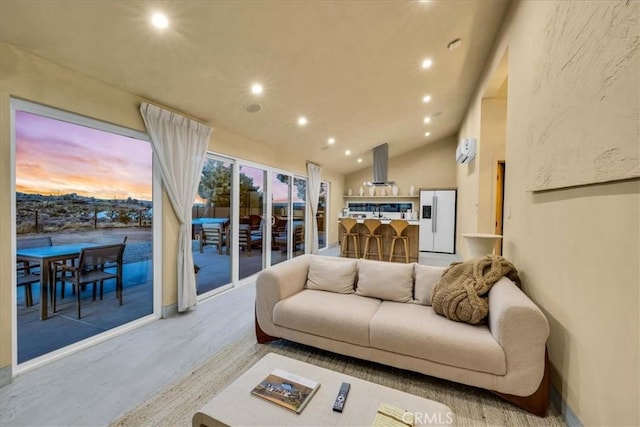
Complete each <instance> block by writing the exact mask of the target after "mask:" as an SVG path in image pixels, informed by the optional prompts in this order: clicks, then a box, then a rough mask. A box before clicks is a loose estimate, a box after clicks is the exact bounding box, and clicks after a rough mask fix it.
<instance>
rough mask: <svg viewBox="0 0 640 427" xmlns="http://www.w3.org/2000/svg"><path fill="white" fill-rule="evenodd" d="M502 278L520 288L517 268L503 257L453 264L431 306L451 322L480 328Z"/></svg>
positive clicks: (438, 285) (476, 259)
mask: <svg viewBox="0 0 640 427" xmlns="http://www.w3.org/2000/svg"><path fill="white" fill-rule="evenodd" d="M502 276H507V277H508V278H509V279H511V280H512V281H513V282H515V283H516V285H518V286H520V278H519V277H518V271H517V270H516V268H515V267H514V266H513V264H511V263H510V262H509V261H507V260H506V259H504V258H503V257H501V256H499V255H486V256H483V257H480V258H475V259H472V260H469V261H465V262H455V263H452V264H451V265H450V266H449V268H447V269H446V270H445V271H444V273H442V277H441V278H440V280H439V281H438V283H436V285H435V286H434V287H433V291H432V293H431V305H432V306H433V309H434V310H435V312H436V313H438V314H440V315H442V316H445V317H446V318H447V319H450V320H455V321H456V322H466V323H470V324H472V325H476V324H478V323H480V322H482V321H483V319H484V318H485V317H486V316H487V315H488V314H489V301H488V297H487V294H488V293H489V290H490V289H491V287H492V286H493V285H494V284H495V283H496V282H497V281H498V280H500V278H502Z"/></svg>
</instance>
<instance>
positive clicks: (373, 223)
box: [362, 219, 382, 261]
mask: <svg viewBox="0 0 640 427" xmlns="http://www.w3.org/2000/svg"><path fill="white" fill-rule="evenodd" d="M380 224H382V223H381V222H380V220H379V219H365V220H364V226H365V227H367V231H368V233H367V234H366V236H367V238H366V239H365V241H364V254H363V255H362V257H363V258H365V259H367V256H369V255H373V252H370V251H369V243H370V242H371V239H375V241H376V243H377V244H378V259H379V260H380V261H382V234H379V233H376V232H375V231H376V230H377V229H378V228H379V227H380Z"/></svg>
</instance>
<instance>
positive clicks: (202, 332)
mask: <svg viewBox="0 0 640 427" xmlns="http://www.w3.org/2000/svg"><path fill="white" fill-rule="evenodd" d="M325 254H327V255H336V254H337V249H335V248H333V249H330V250H329V251H327V252H325ZM456 260H458V258H457V257H456V256H455V255H441V254H426V253H421V257H420V263H421V264H429V265H448V264H449V263H450V262H452V261H456ZM254 301H255V284H254V283H252V284H248V285H245V286H241V287H238V288H235V289H231V290H229V291H226V292H223V293H221V294H219V295H217V296H215V297H213V298H211V299H210V300H207V301H205V302H203V303H201V304H199V305H198V307H197V309H195V310H193V311H190V312H188V313H186V314H182V315H179V316H177V317H174V318H171V319H168V320H160V321H156V322H153V323H151V324H148V325H145V326H143V327H140V328H138V329H136V330H134V331H132V332H130V333H127V334H124V335H121V336H118V337H115V338H113V339H111V340H108V341H106V342H103V343H100V344H97V345H95V346H93V347H91V348H89V349H86V350H83V351H80V352H77V353H75V354H72V355H70V356H68V357H65V358H62V359H59V360H57V361H54V362H52V363H51V364H48V365H46V366H43V367H40V368H37V369H35V370H32V371H30V372H27V373H25V374H23V375H20V376H18V377H17V378H15V379H14V381H13V383H12V384H10V385H8V386H6V387H3V388H2V389H1V391H0V425H1V426H3V427H9V426H44V425H48V426H52V425H56V426H63V425H64V426H88V425H91V426H104V425H108V424H109V423H110V422H111V421H113V420H115V419H116V418H118V417H119V416H121V415H123V414H124V413H126V412H128V411H129V410H131V409H133V408H134V407H135V406H137V405H138V404H139V403H141V402H144V401H145V400H147V399H149V398H150V397H151V396H153V395H154V394H155V393H156V392H158V391H160V390H161V389H163V388H164V387H166V386H167V385H169V384H171V383H173V382H175V381H177V380H179V379H180V378H182V377H183V376H185V375H187V374H188V373H189V372H190V371H191V370H193V369H194V368H195V367H197V366H198V365H200V364H201V363H202V362H204V361H205V360H206V359H208V358H209V357H210V356H212V355H214V354H215V353H217V352H218V351H220V350H222V349H223V348H225V347H226V346H227V345H229V344H230V343H231V342H233V341H235V340H236V339H239V338H240V337H242V336H243V335H244V334H246V333H247V332H249V331H251V330H252V329H253V325H254V324H253V322H254V320H253V319H254V317H253V316H254Z"/></svg>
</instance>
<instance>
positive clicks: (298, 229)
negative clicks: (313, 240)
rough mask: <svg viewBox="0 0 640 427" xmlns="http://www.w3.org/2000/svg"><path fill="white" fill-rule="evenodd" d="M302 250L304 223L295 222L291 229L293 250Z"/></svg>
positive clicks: (295, 251)
mask: <svg viewBox="0 0 640 427" xmlns="http://www.w3.org/2000/svg"><path fill="white" fill-rule="evenodd" d="M298 251H304V224H297V225H296V226H295V230H293V252H294V253H297V252H298Z"/></svg>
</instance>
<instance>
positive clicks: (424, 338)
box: [256, 255, 549, 416]
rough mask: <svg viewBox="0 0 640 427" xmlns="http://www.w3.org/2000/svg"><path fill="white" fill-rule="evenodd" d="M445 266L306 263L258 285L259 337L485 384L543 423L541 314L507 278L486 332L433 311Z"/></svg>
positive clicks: (281, 267)
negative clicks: (433, 291) (434, 294)
mask: <svg viewBox="0 0 640 427" xmlns="http://www.w3.org/2000/svg"><path fill="white" fill-rule="evenodd" d="M443 270H444V269H443V268H441V267H429V266H423V265H418V264H397V263H388V262H381V261H369V260H362V259H360V260H355V259H348V258H337V257H325V256H319V255H303V256H300V257H297V258H294V259H292V260H289V261H286V262H283V263H281V264H278V265H276V266H273V267H270V268H267V269H265V270H263V271H262V272H261V273H260V274H259V276H258V278H257V282H256V336H257V339H258V342H260V343H265V342H268V341H270V340H273V339H276V338H284V339H287V340H290V341H295V342H299V343H302V344H307V345H310V346H313V347H317V348H321V349H324V350H329V351H332V352H335V353H340V354H344V355H348V356H353V357H357V358H361V359H366V360H371V361H374V362H378V363H382V364H386V365H390V366H394V367H397V368H402V369H407V370H411V371H415V372H419V373H423V374H427V375H431V376H434V377H439V378H444V379H447V380H451V381H455V382H459V383H463V384H468V385H471V386H477V387H481V388H485V389H488V390H491V391H493V392H494V393H496V394H499V395H500V396H502V397H503V398H505V399H507V400H509V401H511V402H513V403H515V404H517V405H518V406H521V407H523V408H525V409H527V410H528V411H530V412H533V413H535V414H537V415H540V416H544V415H545V414H546V410H547V405H548V400H549V398H548V389H549V384H548V368H547V357H546V350H545V343H546V340H547V337H548V334H549V326H548V323H547V320H546V318H545V316H544V315H543V313H542V312H541V311H540V310H539V309H538V308H537V307H536V305H535V304H534V303H533V302H532V301H531V300H529V298H527V296H526V295H525V294H524V293H523V292H522V291H521V290H520V289H519V288H518V287H517V286H515V285H514V283H513V282H511V281H510V280H509V279H507V278H506V277H503V278H502V279H500V281H498V282H497V283H496V284H495V285H494V286H493V288H492V289H491V291H490V293H489V318H488V321H487V324H486V325H476V326H474V325H469V324H466V323H460V322H454V321H451V320H448V319H447V318H445V317H443V316H440V315H438V314H436V313H435V312H434V310H433V309H432V307H431V305H430V298H431V289H432V287H433V285H434V284H435V283H436V282H437V280H438V279H439V277H440V276H441V275H442V272H443Z"/></svg>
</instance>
